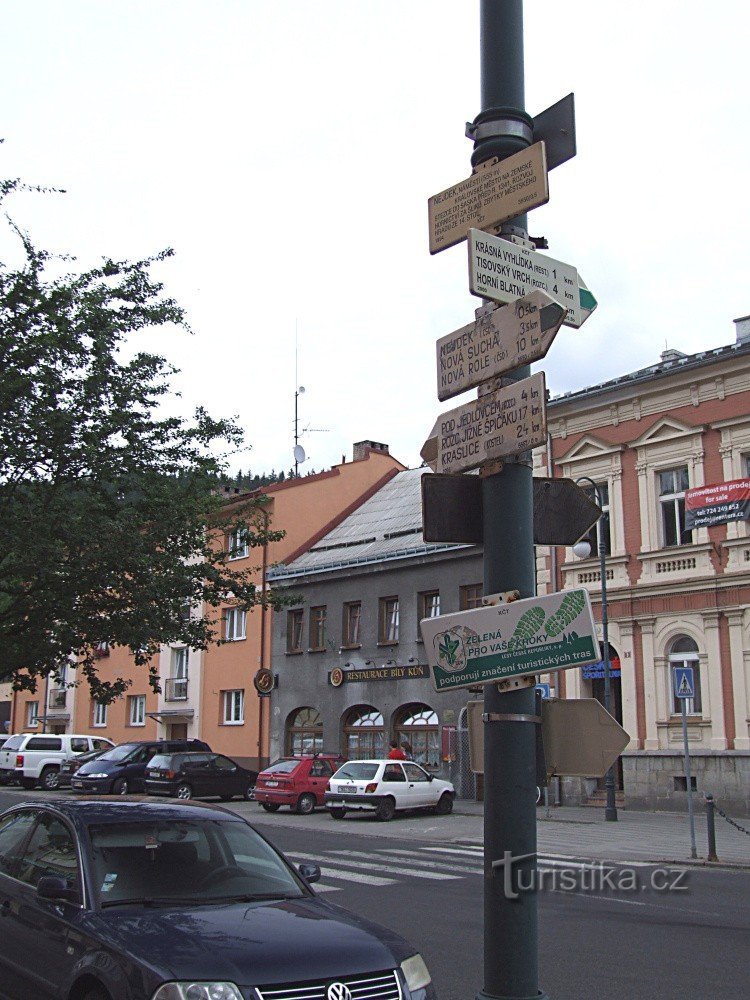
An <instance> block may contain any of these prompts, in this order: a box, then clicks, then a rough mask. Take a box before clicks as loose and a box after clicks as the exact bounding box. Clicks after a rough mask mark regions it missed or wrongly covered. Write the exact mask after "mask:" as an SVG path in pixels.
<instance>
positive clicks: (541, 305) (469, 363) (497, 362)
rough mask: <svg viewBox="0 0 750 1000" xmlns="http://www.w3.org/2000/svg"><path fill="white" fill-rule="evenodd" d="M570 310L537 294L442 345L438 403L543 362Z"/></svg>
mask: <svg viewBox="0 0 750 1000" xmlns="http://www.w3.org/2000/svg"><path fill="white" fill-rule="evenodd" d="M564 318H565V309H564V307H563V306H561V305H560V303H559V302H557V301H555V299H553V298H552V297H551V296H550V295H547V293H546V292H543V291H541V290H540V289H537V290H536V291H534V292H531V294H530V295H525V296H524V297H523V298H522V299H516V301H515V302H512V303H510V304H509V305H507V306H500V307H498V308H495V309H489V310H488V311H487V312H485V313H484V314H483V315H478V316H477V320H476V322H474V323H469V324H468V325H467V326H464V327H462V328H461V329H460V330H456V331H455V333H449V334H448V336H447V337H441V338H440V340H438V342H437V392H438V399H440V400H441V401H442V400H444V399H450V398H451V397H452V396H457V395H458V394H459V393H461V392H464V391H465V390H466V389H471V388H472V387H473V386H476V385H479V384H480V383H481V382H484V381H486V380H487V379H490V378H494V377H495V376H496V375H502V374H503V373H504V372H510V371H513V370H514V369H515V368H519V367H521V365H528V364H530V363H531V362H532V361H538V360H539V359H540V358H543V357H544V355H545V354H546V353H547V351H548V350H549V349H550V347H551V345H552V341H553V340H554V339H555V335H556V334H557V331H558V330H559V329H560V327H561V326H562V322H563V319H564Z"/></svg>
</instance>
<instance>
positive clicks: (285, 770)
mask: <svg viewBox="0 0 750 1000" xmlns="http://www.w3.org/2000/svg"><path fill="white" fill-rule="evenodd" d="M298 766H299V761H298V760H277V761H276V763H275V764H271V766H270V767H267V768H266V771H273V773H274V774H291V772H292V771H293V770H294V769H295V768H296V767H298Z"/></svg>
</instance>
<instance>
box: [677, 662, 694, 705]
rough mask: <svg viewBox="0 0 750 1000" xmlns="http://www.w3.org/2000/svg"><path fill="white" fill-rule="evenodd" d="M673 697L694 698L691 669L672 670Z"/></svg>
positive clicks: (679, 668) (678, 668)
mask: <svg viewBox="0 0 750 1000" xmlns="http://www.w3.org/2000/svg"><path fill="white" fill-rule="evenodd" d="M674 696H675V698H694V697H695V681H694V679H693V668H692V667H675V668H674Z"/></svg>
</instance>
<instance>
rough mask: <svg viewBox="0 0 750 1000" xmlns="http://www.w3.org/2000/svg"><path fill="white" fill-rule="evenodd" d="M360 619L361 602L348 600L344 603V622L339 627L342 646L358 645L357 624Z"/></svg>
mask: <svg viewBox="0 0 750 1000" xmlns="http://www.w3.org/2000/svg"><path fill="white" fill-rule="evenodd" d="M361 620H362V602H361V601H349V602H348V603H346V604H345V605H344V624H343V627H342V629H341V635H342V639H343V642H342V646H359V645H360V641H359V625H360V622H361Z"/></svg>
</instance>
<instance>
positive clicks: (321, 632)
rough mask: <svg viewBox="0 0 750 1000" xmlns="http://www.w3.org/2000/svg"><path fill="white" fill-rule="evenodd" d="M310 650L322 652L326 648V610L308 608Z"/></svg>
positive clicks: (322, 608)
mask: <svg viewBox="0 0 750 1000" xmlns="http://www.w3.org/2000/svg"><path fill="white" fill-rule="evenodd" d="M309 638H310V649H311V650H322V649H325V647H326V608H325V605H322V606H321V607H318V608H310V636H309Z"/></svg>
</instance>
